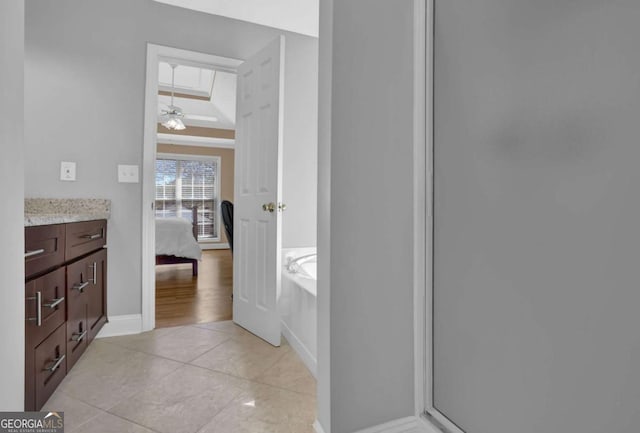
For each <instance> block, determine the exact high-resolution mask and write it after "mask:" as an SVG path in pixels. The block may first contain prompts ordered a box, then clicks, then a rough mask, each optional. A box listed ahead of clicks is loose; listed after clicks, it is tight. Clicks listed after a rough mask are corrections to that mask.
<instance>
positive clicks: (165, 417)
mask: <svg viewBox="0 0 640 433" xmlns="http://www.w3.org/2000/svg"><path fill="white" fill-rule="evenodd" d="M248 387H249V383H248V382H247V381H244V380H242V379H238V378H235V377H231V376H228V375H225V374H221V373H217V372H214V371H210V370H206V369H203V368H198V367H193V366H189V365H185V366H183V367H181V368H180V369H178V370H176V371H175V372H173V373H172V374H170V375H169V376H167V377H166V378H164V379H162V380H160V381H158V382H157V383H155V384H152V385H150V386H147V387H146V389H145V390H144V391H143V392H141V393H140V394H137V395H135V396H133V397H132V398H129V399H127V400H125V401H123V402H122V403H120V404H119V405H117V406H116V407H114V408H112V409H111V410H110V412H111V413H114V414H116V415H118V416H121V417H123V418H126V419H128V420H131V421H134V422H136V423H138V424H141V425H144V426H147V427H149V428H152V429H153V430H156V431H158V432H161V433H193V432H196V431H197V430H198V429H199V428H201V427H202V426H203V425H205V424H206V423H207V422H209V421H210V420H211V419H212V418H213V417H214V416H215V415H216V414H217V413H218V412H219V411H220V410H221V409H222V408H223V407H225V406H226V405H227V404H228V403H229V402H231V401H232V400H233V399H234V398H236V397H238V396H239V395H240V393H241V392H242V391H243V390H246V389H247V388H248Z"/></svg>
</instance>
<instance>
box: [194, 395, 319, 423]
mask: <svg viewBox="0 0 640 433" xmlns="http://www.w3.org/2000/svg"><path fill="white" fill-rule="evenodd" d="M315 416H316V415H315V398H314V397H312V396H309V395H302V394H298V393H294V392H292V391H287V390H283V389H279V388H274V387H272V386H268V385H262V384H256V383H253V384H252V386H251V388H250V389H248V390H247V391H245V392H243V393H242V394H241V395H240V396H239V397H237V398H236V399H234V401H233V402H232V403H230V404H229V405H227V406H226V407H225V408H224V409H223V410H222V411H221V412H220V413H219V414H218V415H216V416H215V418H213V420H211V422H209V423H208V424H207V425H205V426H204V427H203V428H202V429H201V430H200V431H199V432H198V433H312V432H313V427H312V425H313V422H314V420H315Z"/></svg>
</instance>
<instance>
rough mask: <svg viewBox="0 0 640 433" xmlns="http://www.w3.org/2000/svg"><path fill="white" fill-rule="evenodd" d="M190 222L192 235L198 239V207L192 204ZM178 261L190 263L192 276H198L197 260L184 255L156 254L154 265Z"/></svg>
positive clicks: (172, 263) (176, 262)
mask: <svg viewBox="0 0 640 433" xmlns="http://www.w3.org/2000/svg"><path fill="white" fill-rule="evenodd" d="M191 224H192V231H193V237H194V238H196V241H197V240H198V208H197V207H196V206H194V208H193V209H191ZM180 263H191V272H192V274H193V276H194V277H197V276H198V260H196V259H188V258H186V257H177V256H167V255H160V256H156V265H176V264H180Z"/></svg>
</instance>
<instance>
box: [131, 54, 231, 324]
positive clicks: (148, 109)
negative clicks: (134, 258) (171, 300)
mask: <svg viewBox="0 0 640 433" xmlns="http://www.w3.org/2000/svg"><path fill="white" fill-rule="evenodd" d="M171 60H174V61H177V62H179V63H180V64H181V65H189V66H197V67H206V68H212V69H216V70H218V71H225V72H232V73H236V70H237V68H238V65H240V64H241V63H242V60H238V59H231V58H228V57H220V56H214V55H211V54H204V53H198V52H195V51H188V50H181V49H178V48H171V47H166V46H162V45H155V44H147V84H146V87H145V105H144V145H143V150H142V331H150V330H152V329H154V328H155V326H156V304H155V298H156V272H155V267H156V262H155V250H156V235H155V228H156V224H155V215H154V214H155V212H154V209H153V206H154V203H155V171H156V169H155V166H156V151H157V134H158V131H157V129H158V116H157V113H158V68H159V63H160V61H171Z"/></svg>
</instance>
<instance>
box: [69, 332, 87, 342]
mask: <svg viewBox="0 0 640 433" xmlns="http://www.w3.org/2000/svg"><path fill="white" fill-rule="evenodd" d="M86 335H87V331H83V332H82V333H80V334H78V333H77V332H74V333H73V334H71V340H73V341H82V339H83V338H84V337H85V336H86Z"/></svg>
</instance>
